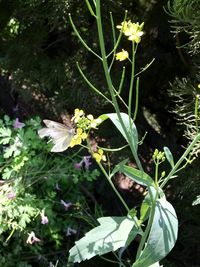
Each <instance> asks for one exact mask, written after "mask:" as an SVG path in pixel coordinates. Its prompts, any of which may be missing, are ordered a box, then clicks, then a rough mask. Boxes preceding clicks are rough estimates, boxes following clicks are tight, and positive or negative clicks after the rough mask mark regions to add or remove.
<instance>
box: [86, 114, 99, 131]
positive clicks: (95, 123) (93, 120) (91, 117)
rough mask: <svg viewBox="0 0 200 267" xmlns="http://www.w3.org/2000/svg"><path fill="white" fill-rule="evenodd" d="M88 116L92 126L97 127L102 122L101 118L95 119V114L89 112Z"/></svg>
mask: <svg viewBox="0 0 200 267" xmlns="http://www.w3.org/2000/svg"><path fill="white" fill-rule="evenodd" d="M87 118H88V119H89V124H90V128H96V127H97V125H99V124H100V123H101V122H102V120H101V119H100V118H97V119H94V117H93V115H91V114H89V115H88V116H87Z"/></svg>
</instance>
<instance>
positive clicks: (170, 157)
mask: <svg viewBox="0 0 200 267" xmlns="http://www.w3.org/2000/svg"><path fill="white" fill-rule="evenodd" d="M164 152H165V156H166V158H167V160H168V161H169V163H170V165H171V166H172V168H173V167H174V158H173V155H172V153H171V151H170V150H169V148H168V147H166V146H165V147H164Z"/></svg>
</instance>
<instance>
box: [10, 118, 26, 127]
mask: <svg viewBox="0 0 200 267" xmlns="http://www.w3.org/2000/svg"><path fill="white" fill-rule="evenodd" d="M24 126H25V124H24V123H23V122H20V121H19V118H16V119H15V121H14V123H13V127H14V129H21V128H23V127H24Z"/></svg>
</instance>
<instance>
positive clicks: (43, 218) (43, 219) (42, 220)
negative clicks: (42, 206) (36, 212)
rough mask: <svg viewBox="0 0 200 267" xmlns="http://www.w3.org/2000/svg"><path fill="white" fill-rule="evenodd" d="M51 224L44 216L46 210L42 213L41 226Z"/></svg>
mask: <svg viewBox="0 0 200 267" xmlns="http://www.w3.org/2000/svg"><path fill="white" fill-rule="evenodd" d="M48 222H49V219H48V217H47V216H46V215H45V214H44V210H43V211H42V212H41V224H47V223H48Z"/></svg>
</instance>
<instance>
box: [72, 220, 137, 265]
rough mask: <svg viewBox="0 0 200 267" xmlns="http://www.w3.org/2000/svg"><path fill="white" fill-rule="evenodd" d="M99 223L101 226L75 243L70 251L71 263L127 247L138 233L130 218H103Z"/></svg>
mask: <svg viewBox="0 0 200 267" xmlns="http://www.w3.org/2000/svg"><path fill="white" fill-rule="evenodd" d="M98 222H99V223H100V225H99V226H97V227H95V228H94V229H92V230H91V231H89V232H88V233H86V235H85V236H84V237H83V238H81V239H80V240H79V241H77V242H75V244H76V245H75V246H74V247H72V248H71V249H70V251H69V253H70V256H69V262H81V261H84V260H88V259H90V258H92V257H94V256H96V255H102V254H105V253H108V252H110V251H115V250H117V249H119V248H121V247H124V246H127V245H128V244H129V243H130V242H131V241H132V240H133V239H134V238H135V236H136V234H137V233H138V230H137V228H136V227H135V225H134V221H133V220H132V219H130V218H128V217H102V218H99V219H98ZM130 232H131V233H130ZM130 237H132V238H130Z"/></svg>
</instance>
